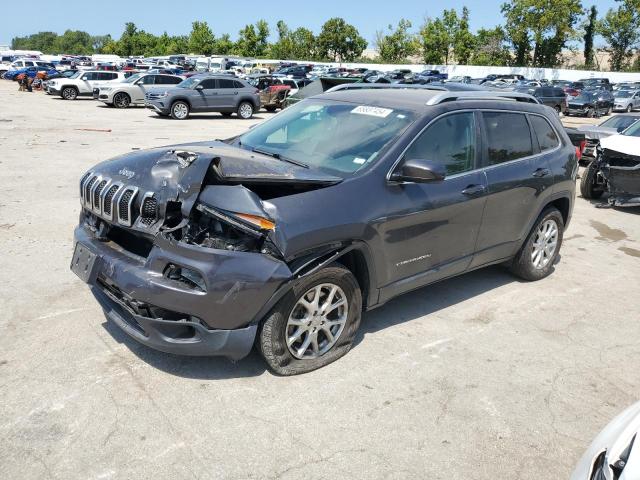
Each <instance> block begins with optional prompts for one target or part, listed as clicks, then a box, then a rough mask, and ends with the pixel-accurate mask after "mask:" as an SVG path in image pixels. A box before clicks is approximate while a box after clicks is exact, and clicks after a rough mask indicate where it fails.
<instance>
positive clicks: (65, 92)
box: [61, 87, 78, 100]
mask: <svg viewBox="0 0 640 480" xmlns="http://www.w3.org/2000/svg"><path fill="white" fill-rule="evenodd" d="M61 95H62V98H64V99H65V100H75V99H76V98H78V90H77V89H76V88H75V87H64V88H63V89H62V92H61Z"/></svg>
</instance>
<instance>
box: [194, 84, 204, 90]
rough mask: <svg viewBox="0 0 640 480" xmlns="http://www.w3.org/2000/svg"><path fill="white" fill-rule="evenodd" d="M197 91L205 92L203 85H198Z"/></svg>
mask: <svg viewBox="0 0 640 480" xmlns="http://www.w3.org/2000/svg"><path fill="white" fill-rule="evenodd" d="M195 89H196V90H200V91H202V90H204V87H203V86H202V85H196V88H195Z"/></svg>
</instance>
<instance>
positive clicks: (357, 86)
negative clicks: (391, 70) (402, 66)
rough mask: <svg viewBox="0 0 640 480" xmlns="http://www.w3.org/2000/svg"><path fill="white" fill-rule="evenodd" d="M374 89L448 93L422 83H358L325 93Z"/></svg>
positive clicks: (347, 84)
mask: <svg viewBox="0 0 640 480" xmlns="http://www.w3.org/2000/svg"><path fill="white" fill-rule="evenodd" d="M374 88H385V89H395V90H406V89H414V90H437V91H441V92H446V91H447V89H446V88H444V87H441V86H439V85H430V84H428V83H426V84H420V83H367V82H358V83H343V84H341V85H336V86H335V87H331V88H330V89H329V90H327V91H326V92H324V93H329V92H337V91H339V90H364V89H374Z"/></svg>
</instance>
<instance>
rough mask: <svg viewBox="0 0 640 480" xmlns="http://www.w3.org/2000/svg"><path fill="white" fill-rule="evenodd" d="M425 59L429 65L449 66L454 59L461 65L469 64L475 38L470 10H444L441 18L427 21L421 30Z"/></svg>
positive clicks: (465, 8) (464, 8)
mask: <svg viewBox="0 0 640 480" xmlns="http://www.w3.org/2000/svg"><path fill="white" fill-rule="evenodd" d="M420 36H421V38H422V49H423V58H424V61H425V63H428V64H434V65H439V64H445V65H448V64H449V63H450V62H451V61H452V60H453V59H454V58H455V61H456V62H457V63H459V64H460V65H466V64H467V63H469V59H470V58H471V54H472V52H473V50H474V46H475V40H476V39H475V37H474V35H473V34H472V33H471V32H470V31H469V9H468V8H467V7H463V8H462V14H461V15H460V16H458V12H456V10H455V9H453V8H452V9H450V10H444V11H443V12H442V17H441V18H435V19H431V18H429V19H427V20H426V22H425V24H424V25H423V27H422V29H421V30H420Z"/></svg>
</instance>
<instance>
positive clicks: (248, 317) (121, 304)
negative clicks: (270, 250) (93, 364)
mask: <svg viewBox="0 0 640 480" xmlns="http://www.w3.org/2000/svg"><path fill="white" fill-rule="evenodd" d="M75 241H76V243H77V245H81V246H82V247H84V249H85V250H86V251H88V252H89V253H88V255H90V256H91V258H92V261H91V262H90V264H89V268H88V269H87V270H86V272H85V275H81V273H83V272H80V273H78V272H77V269H74V271H76V273H78V275H79V276H80V277H81V278H82V279H83V280H84V281H86V282H87V283H88V284H89V285H91V287H92V292H93V294H94V296H95V297H96V299H97V300H98V302H99V303H100V305H101V306H102V308H103V309H104V311H105V314H106V315H107V317H108V318H109V320H111V321H113V322H114V323H115V324H116V325H117V326H118V327H120V328H121V329H122V330H123V331H124V332H125V333H127V334H128V335H130V336H131V337H133V338H134V339H136V340H137V341H139V342H140V343H143V344H145V345H147V346H149V347H152V348H155V349H157V350H161V351H163V352H168V353H175V354H181V355H221V356H226V357H230V358H233V359H238V358H242V357H244V356H246V355H247V354H248V353H249V351H250V350H251V347H252V345H253V340H254V337H255V333H256V329H257V323H258V322H259V320H260V319H261V318H262V317H263V316H264V315H265V314H266V313H267V311H268V309H269V307H270V306H271V305H272V304H273V303H274V296H275V295H276V293H277V292H278V291H279V287H280V286H281V285H283V284H284V283H286V281H287V280H289V278H290V277H291V272H290V270H289V268H288V267H287V265H286V264H285V263H283V262H280V261H278V260H276V259H274V258H272V257H269V256H268V255H263V254H260V253H252V252H233V251H225V250H215V249H211V248H203V247H197V246H192V245H185V244H180V243H178V242H176V241H171V240H168V239H167V238H165V237H163V236H162V235H158V236H157V237H156V239H155V241H154V246H153V248H152V249H151V251H150V252H149V254H148V256H147V257H146V258H143V257H139V256H136V255H133V254H131V253H129V252H127V251H125V250H124V249H123V248H122V247H121V246H119V245H114V244H113V242H103V241H100V240H98V239H96V238H95V237H94V236H93V234H92V233H91V232H89V231H88V230H87V229H86V228H85V227H83V226H79V227H77V228H76V230H75ZM75 261H76V257H75V255H74V262H75ZM175 266H179V267H180V268H182V269H184V270H188V271H190V272H193V273H194V274H196V275H199V276H200V277H201V279H202V285H203V288H195V286H194V285H192V284H189V283H188V282H186V283H185V282H179V281H177V280H175V279H172V278H170V277H169V276H168V275H167V274H166V272H167V271H168V269H171V268H173V267H175Z"/></svg>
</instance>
